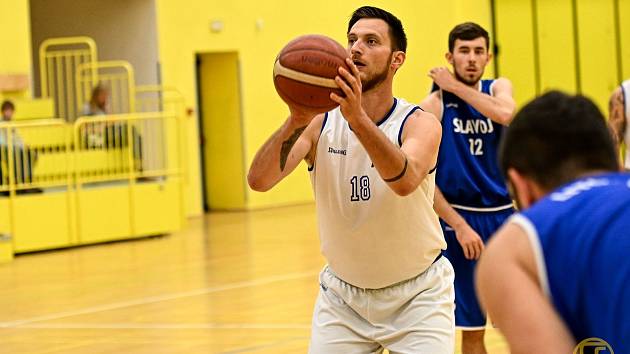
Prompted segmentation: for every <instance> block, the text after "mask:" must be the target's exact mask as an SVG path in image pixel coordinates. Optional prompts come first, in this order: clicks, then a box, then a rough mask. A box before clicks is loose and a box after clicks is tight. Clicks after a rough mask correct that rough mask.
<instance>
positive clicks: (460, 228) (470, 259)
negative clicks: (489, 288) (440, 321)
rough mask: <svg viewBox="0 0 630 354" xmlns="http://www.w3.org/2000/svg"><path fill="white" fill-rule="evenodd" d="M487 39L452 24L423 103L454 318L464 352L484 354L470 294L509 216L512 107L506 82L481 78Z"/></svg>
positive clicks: (476, 29) (479, 317)
mask: <svg viewBox="0 0 630 354" xmlns="http://www.w3.org/2000/svg"><path fill="white" fill-rule="evenodd" d="M489 40H490V39H489V36H488V32H487V31H486V30H484V29H483V28H482V27H481V26H479V25H477V24H475V23H470V22H467V23H463V24H460V25H457V26H455V28H453V30H452V31H451V32H450V34H449V38H448V49H449V51H448V53H446V60H447V61H448V62H449V63H450V64H451V65H452V66H453V72H452V73H451V71H450V70H449V69H447V68H445V67H438V68H434V69H432V70H431V71H430V73H429V76H430V77H431V78H432V79H433V81H434V83H435V85H436V86H438V87H439V89H436V90H434V92H432V93H431V94H430V95H429V96H428V97H427V98H426V99H425V100H424V101H423V102H422V103H421V104H420V106H421V107H422V108H423V109H425V110H427V111H429V112H431V113H433V114H434V115H435V116H436V117H438V118H441V122H442V143H441V144H440V151H439V157H438V163H437V174H436V184H437V186H438V189H436V193H435V204H434V208H435V211H436V212H437V213H438V215H439V216H440V217H441V219H442V220H441V225H442V229H443V231H444V236H445V238H446V241H447V244H448V248H447V250H446V252H445V254H446V256H447V258H448V259H449V260H450V261H451V263H452V264H453V267H454V268H455V301H456V304H457V305H456V308H455V321H456V325H457V327H458V328H460V329H462V330H463V335H462V352H463V353H464V354H477V353H486V350H485V346H484V342H483V338H484V333H485V331H484V328H485V325H486V316H485V313H484V312H483V311H482V310H481V308H480V306H479V303H478V300H477V297H476V295H475V289H474V279H473V276H474V268H475V265H476V260H477V259H478V258H479V256H480V255H481V252H482V250H483V248H484V243H485V242H486V241H487V239H488V238H489V237H490V235H492V234H493V233H494V232H495V231H496V230H497V229H498V228H499V226H501V224H502V223H503V222H504V221H505V219H506V218H507V217H509V216H510V215H511V214H512V213H513V208H512V200H511V199H510V196H509V193H508V191H507V187H506V185H505V181H504V179H503V177H502V176H501V173H500V171H499V168H498V166H497V158H496V151H497V147H498V143H499V139H500V137H501V135H502V134H503V130H504V126H506V125H508V124H509V123H510V121H511V120H512V116H513V113H514V109H515V103H514V99H513V98H512V84H511V83H510V81H509V80H508V79H505V78H498V79H496V80H482V79H481V77H482V75H483V73H484V70H485V67H486V65H487V64H488V62H489V61H490V59H491V58H492V54H490V53H489V50H488V47H489Z"/></svg>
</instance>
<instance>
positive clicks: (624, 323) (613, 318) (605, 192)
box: [512, 173, 630, 353]
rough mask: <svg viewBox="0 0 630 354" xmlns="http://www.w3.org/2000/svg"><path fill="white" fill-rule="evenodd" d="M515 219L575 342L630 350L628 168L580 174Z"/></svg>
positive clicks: (621, 350) (542, 279)
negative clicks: (597, 341) (592, 341)
mask: <svg viewBox="0 0 630 354" xmlns="http://www.w3.org/2000/svg"><path fill="white" fill-rule="evenodd" d="M512 221H513V222H515V223H517V224H521V225H523V226H524V227H523V228H524V229H525V230H526V231H527V233H528V236H529V238H530V241H531V244H532V248H533V250H534V254H535V255H538V256H537V257H536V258H537V262H538V269H539V271H540V272H541V273H542V274H541V275H540V281H541V285H542V287H543V289H544V290H545V291H546V292H547V295H548V296H550V300H551V302H552V303H553V305H554V307H555V308H556V310H557V311H558V313H559V315H560V316H561V317H562V319H563V320H564V322H565V323H566V324H567V326H568V327H569V329H570V331H571V333H572V334H573V336H574V338H575V340H576V341H577V342H580V341H582V340H584V339H586V338H590V337H597V338H601V339H603V340H605V341H607V342H608V343H609V344H610V345H611V347H612V349H613V350H614V352H615V353H630V174H627V173H626V174H621V173H611V174H603V175H598V176H592V177H586V178H581V179H578V180H576V181H573V182H571V183H569V184H567V185H565V186H563V187H561V188H559V189H557V190H556V191H555V192H553V193H551V194H549V195H548V196H547V197H546V198H544V199H542V200H540V201H539V202H537V203H536V204H535V205H533V206H532V207H531V208H530V209H529V210H526V211H524V212H523V213H522V214H521V215H516V216H515V217H513V219H512ZM541 249H542V252H541V251H540V250H541ZM541 255H542V256H541ZM545 273H546V274H545Z"/></svg>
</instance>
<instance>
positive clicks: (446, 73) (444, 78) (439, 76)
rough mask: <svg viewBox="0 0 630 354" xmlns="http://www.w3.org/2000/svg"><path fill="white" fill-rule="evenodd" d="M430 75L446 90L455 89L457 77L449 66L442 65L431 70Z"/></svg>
mask: <svg viewBox="0 0 630 354" xmlns="http://www.w3.org/2000/svg"><path fill="white" fill-rule="evenodd" d="M429 77H430V78H431V79H433V81H434V82H435V83H436V84H437V85H438V86H440V88H441V89H442V90H444V91H453V87H454V86H455V85H457V79H456V78H455V76H454V75H453V73H451V71H450V70H448V68H446V67H443V66H440V67H437V68H433V69H431V70H429Z"/></svg>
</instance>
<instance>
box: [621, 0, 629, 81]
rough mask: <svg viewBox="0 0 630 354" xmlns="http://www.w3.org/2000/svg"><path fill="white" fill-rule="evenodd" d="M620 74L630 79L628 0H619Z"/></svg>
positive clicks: (623, 78) (623, 77)
mask: <svg viewBox="0 0 630 354" xmlns="http://www.w3.org/2000/svg"><path fill="white" fill-rule="evenodd" d="M619 22H620V26H619V27H620V32H621V33H620V37H621V38H620V41H619V43H620V45H621V69H622V70H621V74H622V75H621V76H622V78H621V79H622V80H625V79H630V0H619Z"/></svg>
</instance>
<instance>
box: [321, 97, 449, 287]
mask: <svg viewBox="0 0 630 354" xmlns="http://www.w3.org/2000/svg"><path fill="white" fill-rule="evenodd" d="M418 108H419V107H417V106H413V105H411V104H409V103H407V102H406V101H404V100H402V99H394V105H393V107H392V109H391V111H390V112H389V114H388V115H387V116H386V117H385V118H383V119H382V120H381V121H380V122H378V123H377V125H378V127H379V129H380V130H381V131H382V132H383V133H385V135H386V136H387V138H388V139H389V140H390V141H391V142H392V143H394V144H396V145H397V146H400V144H401V142H400V139H401V135H402V127H403V125H404V123H405V121H406V119H407V117H409V116H410V115H411V113H413V111H415V110H416V109H418ZM311 182H312V184H313V189H314V192H315V201H316V204H317V217H318V224H319V235H320V239H321V247H322V254H323V255H324V256H325V257H326V259H327V260H328V264H329V267H330V269H331V270H332V272H333V273H335V274H336V275H337V276H338V277H339V278H341V279H343V280H344V281H346V282H347V283H350V284H352V285H354V286H357V287H360V288H369V289H379V288H383V287H386V286H389V285H392V284H394V283H398V282H400V281H403V280H406V279H410V278H413V277H415V276H417V275H418V274H420V273H422V272H423V271H424V270H426V269H427V268H428V267H429V266H430V265H431V264H432V263H433V261H434V260H435V259H436V257H437V256H438V255H439V254H440V252H441V250H442V249H445V248H446V242H445V241H444V235H443V234H442V230H441V228H440V224H439V221H438V217H437V215H436V214H435V212H434V211H433V194H434V191H435V172H432V173H430V174H429V175H427V177H426V178H425V179H424V180H423V181H422V183H421V184H420V186H419V187H418V189H416V190H415V191H414V192H413V193H411V194H410V195H408V196H405V197H401V196H399V195H397V194H396V193H394V192H393V191H392V190H391V189H390V188H389V187H388V186H387V184H386V183H385V182H384V181H383V179H382V178H381V176H380V175H379V173H378V171H377V170H376V168H374V167H373V165H372V162H371V160H370V157H369V156H368V154H367V152H366V151H365V149H364V148H363V146H362V145H361V143H360V142H359V140H358V139H357V137H356V136H355V135H354V133H353V132H352V130H351V129H350V128H349V126H348V123H347V121H346V120H345V119H344V118H343V116H342V114H341V111H340V109H339V108H336V109H335V110H333V111H330V112H328V113H327V114H326V118H325V119H324V122H323V126H322V130H321V134H320V137H319V142H318V144H317V153H316V159H315V164H314V166H313V168H312V169H311Z"/></svg>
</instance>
